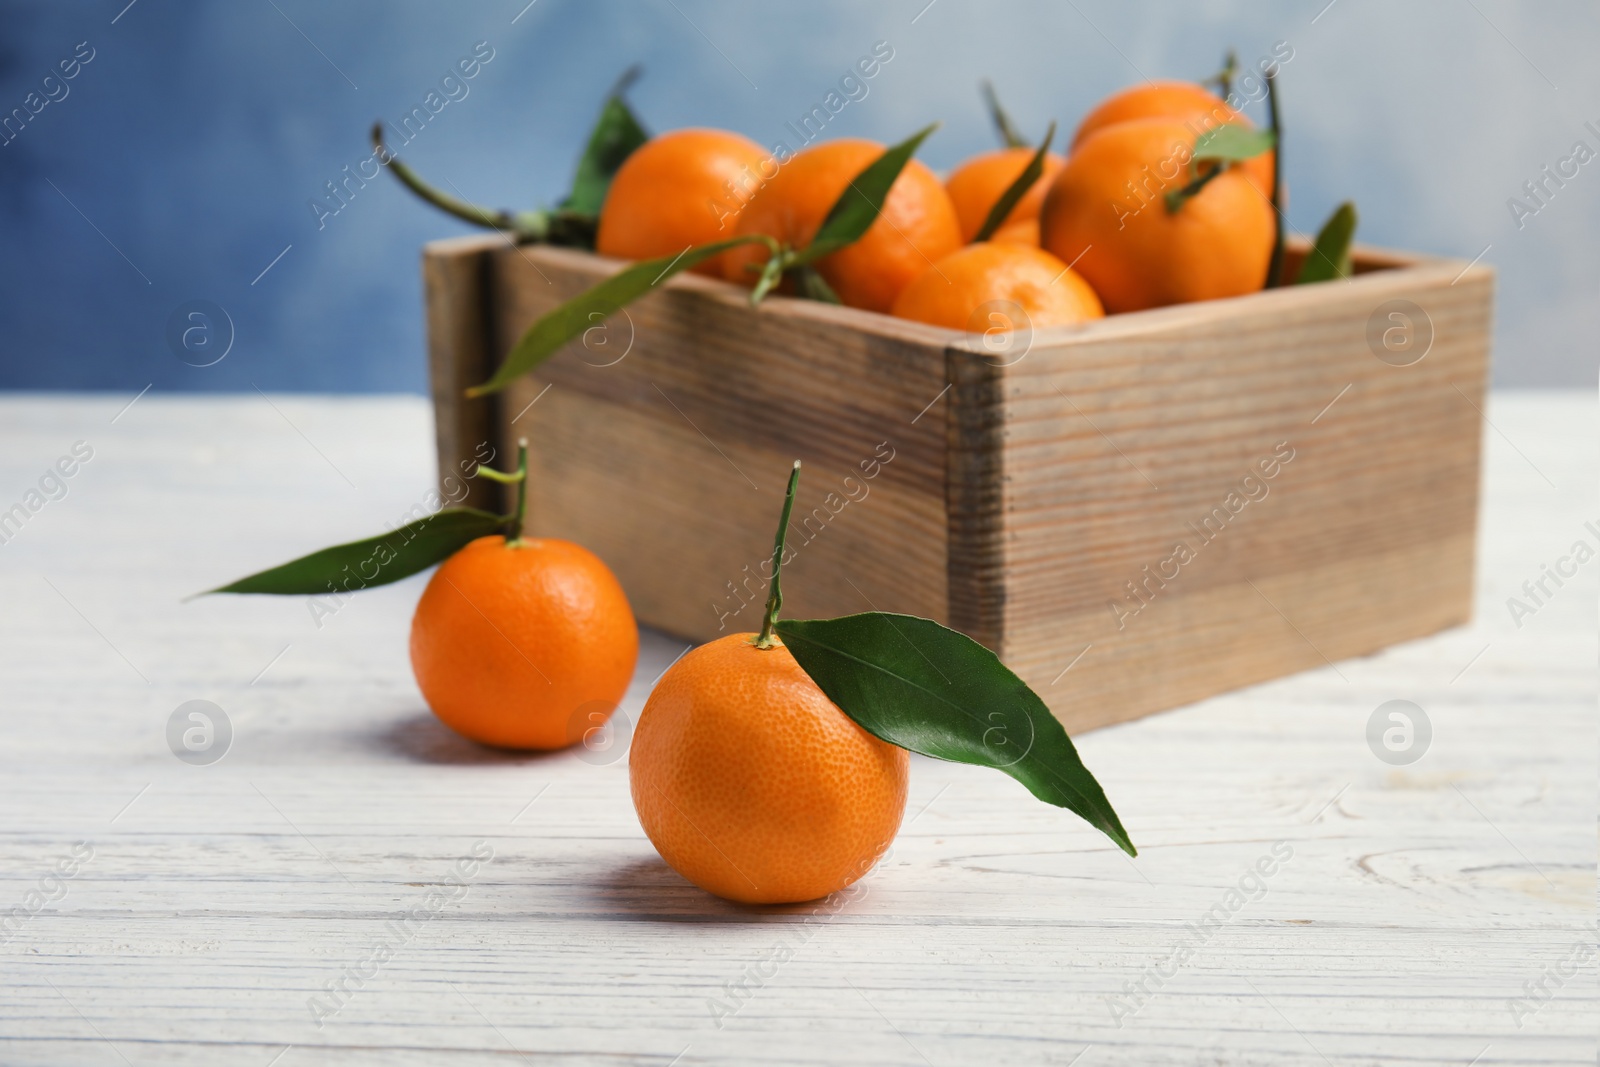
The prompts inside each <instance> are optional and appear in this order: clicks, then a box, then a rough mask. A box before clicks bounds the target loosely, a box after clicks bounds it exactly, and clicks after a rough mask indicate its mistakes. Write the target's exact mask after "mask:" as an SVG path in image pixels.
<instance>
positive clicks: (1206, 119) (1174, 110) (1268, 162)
mask: <svg viewBox="0 0 1600 1067" xmlns="http://www.w3.org/2000/svg"><path fill="white" fill-rule="evenodd" d="M1156 118H1166V119H1177V120H1179V121H1181V122H1185V123H1187V124H1188V125H1189V127H1190V130H1191V133H1192V134H1193V136H1195V137H1197V136H1199V135H1200V134H1202V133H1204V132H1205V131H1207V130H1210V129H1214V128H1216V127H1217V126H1221V125H1223V124H1224V123H1228V122H1234V123H1238V124H1240V125H1242V126H1253V125H1255V124H1254V123H1252V122H1251V121H1250V120H1249V119H1248V118H1246V117H1245V116H1244V115H1241V114H1240V113H1239V112H1237V111H1235V110H1234V109H1233V108H1231V107H1229V106H1228V105H1227V103H1226V102H1225V101H1224V100H1222V99H1221V98H1220V97H1218V96H1217V95H1216V94H1215V93H1213V92H1211V90H1209V89H1207V88H1206V87H1205V86H1203V85H1201V84H1199V83H1198V82H1184V81H1155V82H1146V83H1144V84H1143V85H1135V86H1133V87H1131V88H1128V89H1124V90H1122V91H1121V92H1119V93H1112V94H1111V95H1110V96H1108V97H1106V98H1105V99H1104V100H1102V101H1100V103H1099V104H1097V105H1095V107H1094V108H1093V110H1091V111H1090V112H1089V113H1088V114H1087V115H1085V116H1084V117H1083V121H1082V122H1080V123H1079V124H1078V130H1077V132H1076V133H1074V134H1073V135H1072V150H1073V151H1077V148H1078V146H1079V145H1080V144H1082V143H1083V142H1084V141H1086V140H1088V138H1089V137H1090V135H1091V134H1094V133H1096V132H1098V131H1100V130H1103V129H1105V128H1106V127H1107V126H1115V125H1116V124H1118V123H1120V122H1131V121H1133V120H1135V119H1156ZM1192 140H1193V137H1191V141H1192ZM1272 160H1273V153H1272V152H1264V153H1262V154H1261V155H1259V156H1255V157H1253V158H1251V159H1247V160H1244V161H1243V162H1242V163H1240V164H1239V169H1240V170H1242V171H1244V172H1245V173H1246V174H1248V175H1249V176H1250V180H1251V181H1252V182H1254V183H1255V186H1256V188H1257V189H1260V190H1261V193H1262V195H1263V196H1267V197H1270V196H1271V195H1272Z"/></svg>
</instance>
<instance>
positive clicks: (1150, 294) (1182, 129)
mask: <svg viewBox="0 0 1600 1067" xmlns="http://www.w3.org/2000/svg"><path fill="white" fill-rule="evenodd" d="M1194 141H1195V133H1194V131H1193V130H1192V129H1191V128H1190V127H1189V126H1188V125H1187V124H1186V123H1184V122H1183V121H1181V120H1177V119H1161V118H1156V119H1134V120H1131V121H1128V122H1121V123H1117V124H1115V125H1112V126H1107V127H1105V128H1104V129H1101V130H1100V131H1098V132H1097V133H1093V134H1091V135H1090V136H1089V137H1087V138H1086V139H1085V140H1084V141H1083V143H1082V144H1080V145H1079V146H1078V148H1077V150H1076V151H1075V152H1073V153H1072V155H1071V156H1070V157H1069V158H1068V159H1067V165H1066V166H1065V167H1063V168H1062V170H1061V173H1060V174H1059V175H1057V176H1056V180H1055V183H1054V184H1053V185H1051V187H1050V191H1049V192H1048V193H1047V194H1046V196H1045V201H1044V208H1043V209H1042V210H1041V211H1040V213H1039V234H1040V245H1041V246H1042V247H1043V248H1044V249H1045V250H1046V251H1049V252H1051V253H1053V254H1054V255H1055V256H1057V257H1058V258H1060V259H1061V260H1063V261H1064V262H1068V263H1074V264H1075V265H1076V269H1077V271H1078V272H1079V273H1080V274H1082V275H1083V276H1084V278H1085V279H1086V280H1087V281H1088V282H1089V284H1090V285H1091V286H1093V287H1094V291H1095V292H1096V293H1098V294H1099V296H1100V300H1101V302H1102V303H1103V304H1104V305H1105V309H1106V311H1107V312H1108V313H1110V314H1116V313H1119V312H1124V311H1137V310H1139V309H1141V308H1150V307H1159V306H1162V305H1165V304H1178V303H1184V302H1187V301H1191V300H1213V299H1217V298H1219V297H1227V296H1240V295H1243V294H1244V293H1252V292H1255V291H1256V290H1258V289H1260V288H1261V287H1262V286H1263V285H1264V284H1266V276H1267V263H1268V260H1269V259H1270V258H1271V256H1272V245H1273V239H1274V232H1273V231H1274V227H1273V213H1272V205H1271V203H1270V202H1269V201H1268V199H1267V198H1266V197H1265V196H1263V195H1262V193H1261V191H1260V190H1259V189H1257V188H1256V186H1255V184H1254V182H1253V181H1252V179H1251V178H1250V177H1249V176H1248V174H1246V173H1245V172H1244V171H1243V170H1241V169H1240V168H1237V167H1230V168H1227V169H1225V170H1224V171H1223V172H1222V173H1220V174H1218V175H1217V176H1216V177H1215V178H1214V179H1212V180H1211V181H1210V182H1209V183H1207V184H1206V185H1205V186H1204V188H1202V189H1201V190H1200V191H1199V192H1198V193H1196V194H1195V195H1194V196H1192V197H1190V198H1189V199H1188V200H1187V201H1186V202H1185V203H1184V204H1183V205H1182V206H1181V207H1180V208H1179V209H1178V210H1177V211H1168V210H1167V207H1166V204H1165V203H1164V196H1165V194H1166V193H1167V192H1170V191H1174V190H1176V189H1180V188H1182V187H1183V186H1184V185H1185V184H1186V183H1187V182H1188V180H1189V177H1188V175H1189V169H1188V165H1187V161H1188V158H1189V156H1190V154H1191V153H1192V150H1193V146H1194Z"/></svg>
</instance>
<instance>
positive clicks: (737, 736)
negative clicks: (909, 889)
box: [628, 634, 910, 904]
mask: <svg viewBox="0 0 1600 1067" xmlns="http://www.w3.org/2000/svg"><path fill="white" fill-rule="evenodd" d="M755 637H756V635H755V634H731V635H729V636H727V637H723V638H719V639H718V640H716V641H713V642H711V643H710V644H707V645H702V646H700V647H699V648H697V649H695V650H694V651H692V652H690V653H689V654H688V655H686V656H684V657H683V658H682V659H680V660H679V661H678V662H677V663H676V664H674V665H673V666H672V668H671V669H670V670H668V671H667V673H666V674H665V675H664V676H663V677H662V678H661V680H660V682H658V683H657V685H656V688H655V691H654V692H652V693H651V694H650V698H649V700H648V701H647V702H646V703H645V706H644V711H643V712H641V713H640V716H639V722H638V725H637V726H636V727H635V729H634V734H633V747H632V749H631V750H630V752H629V756H628V774H629V779H630V784H631V787H632V792H633V804H634V808H635V809H636V810H637V811H638V814H639V822H640V823H641V824H642V825H643V826H644V831H645V833H646V834H647V835H648V836H649V838H650V841H651V842H652V843H653V844H654V845H655V846H656V849H657V850H658V851H659V852H660V853H661V856H662V858H663V859H665V860H666V861H667V863H668V864H669V865H670V866H671V867H672V868H673V870H675V871H677V872H678V873H679V874H681V875H683V876H684V877H685V878H687V879H688V880H689V881H691V882H693V883H694V884H695V885H697V886H699V887H700V888H701V889H704V890H706V891H707V892H710V893H715V894H716V895H717V896H720V897H726V898H727V899H729V900H735V901H739V902H741V903H746V904H785V903H795V902H798V901H802V900H815V899H816V898H818V897H823V896H827V895H828V894H829V893H832V892H835V891H836V890H839V889H843V888H844V887H845V886H847V885H849V884H851V883H852V882H854V881H855V880H856V879H858V878H860V877H861V876H862V875H863V874H865V873H866V872H867V871H868V870H870V869H871V867H872V865H873V864H874V863H876V862H877V861H878V859H879V858H880V857H881V856H882V855H883V854H884V852H885V851H887V850H888V848H889V844H890V842H892V841H893V840H894V835H895V833H896V832H897V831H898V830H899V828H900V819H901V817H902V816H903V815H904V813H905V804H906V787H907V781H908V778H909V773H910V756H909V754H908V753H907V752H906V751H905V749H902V748H899V747H897V746H895V745H891V744H889V743H888V742H887V741H882V740H879V739H878V738H876V737H874V736H873V735H871V734H869V733H868V732H867V731H866V730H864V729H862V728H861V727H860V726H859V725H857V724H856V723H855V721H854V720H852V719H851V718H850V717H849V716H847V715H846V714H845V713H844V712H842V711H840V710H839V708H838V707H837V706H836V705H835V704H834V703H833V702H832V701H831V700H829V699H828V698H827V696H825V695H824V694H823V692H822V690H821V689H819V688H818V687H817V685H816V683H815V682H813V681H812V680H811V678H810V677H809V676H808V675H807V674H806V673H805V672H804V671H803V670H801V668H800V665H799V664H798V663H796V662H795V659H794V656H793V655H792V654H791V653H790V652H789V650H788V649H786V648H784V647H783V645H782V644H781V643H774V644H773V646H772V647H771V648H766V649H761V648H757V647H756V646H755V645H754V644H753V643H752V642H753V641H754V639H755Z"/></svg>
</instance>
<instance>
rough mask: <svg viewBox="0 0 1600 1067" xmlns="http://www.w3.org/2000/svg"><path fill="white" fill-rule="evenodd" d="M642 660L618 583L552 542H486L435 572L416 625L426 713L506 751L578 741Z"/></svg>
mask: <svg viewBox="0 0 1600 1067" xmlns="http://www.w3.org/2000/svg"><path fill="white" fill-rule="evenodd" d="M638 656H639V630H638V627H637V625H636V624H635V623H634V619H633V611H632V609H631V608H630V607H629V606H628V598H627V596H626V594H624V593H623V591H622V586H621V585H620V584H619V583H618V582H617V579H616V577H615V576H614V575H613V574H612V573H611V571H610V569H609V568H607V567H606V565H605V564H604V563H602V562H601V561H600V558H599V557H598V556H596V555H595V554H594V553H592V552H590V551H589V550H588V549H586V548H583V547H582V546H581V545H576V544H573V543H572V542H571V541H561V540H556V539H553V538H527V539H523V538H520V537H519V538H517V539H515V540H513V541H511V542H510V543H507V542H506V539H505V538H504V537H502V536H500V535H499V534H494V535H491V536H488V537H480V538H478V539H477V540H476V541H473V542H471V543H470V544H468V545H467V546H466V547H464V548H462V549H461V550H460V551H459V552H457V553H456V554H455V555H453V556H451V557H450V558H449V559H447V560H445V561H444V563H443V564H441V565H440V566H439V569H438V570H437V571H435V572H434V574H433V577H432V578H431V579H429V581H428V586H427V588H426V589H424V590H423V591H422V598H421V599H420V600H419V601H418V602H417V611H416V614H415V615H414V616H412V619H411V668H412V671H413V672H414V673H415V674H416V678H417V687H418V688H419V689H421V690H422V695H423V698H424V699H426V700H427V702H428V706H429V707H430V708H432V709H433V713H434V714H435V715H437V716H439V718H440V719H441V720H442V721H443V722H444V724H445V725H446V726H448V727H450V728H451V729H452V730H454V731H456V732H457V733H459V734H461V735H463V736H464V737H469V738H471V739H472V740H474V741H479V742H482V743H483V744H486V745H494V746H497V747H500V748H516V749H554V748H564V747H566V746H567V745H570V744H572V743H574V742H576V741H578V740H579V739H580V738H581V737H582V736H583V734H584V733H585V731H587V730H589V729H592V728H593V726H594V725H595V723H596V722H603V721H604V718H605V717H606V716H609V715H610V713H611V712H612V710H614V709H615V708H616V705H617V703H618V702H619V701H620V700H621V699H622V697H623V694H624V693H626V692H627V689H628V683H629V682H630V681H631V680H632V678H633V668H634V664H635V661H636V660H637V659H638Z"/></svg>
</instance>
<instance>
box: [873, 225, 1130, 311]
mask: <svg viewBox="0 0 1600 1067" xmlns="http://www.w3.org/2000/svg"><path fill="white" fill-rule="evenodd" d="M989 305H995V306H992V307H991V306H989ZM1008 305H1014V307H1011V306H1008ZM1018 312H1020V315H1021V316H1022V317H1023V319H1024V321H1014V320H1015V319H1016V318H1017V315H1018ZM894 314H895V316H897V317H898V318H902V319H915V320H916V321H918V322H926V323H931V324H932V325H934V326H946V327H949V328H950V329H952V330H971V331H975V332H981V333H988V332H990V331H993V330H1000V331H1007V330H1011V329H1015V328H1018V327H1032V328H1034V329H1043V328H1044V327H1047V326H1066V325H1070V324H1072V323H1078V322H1087V321H1089V320H1091V319H1099V318H1104V317H1105V309H1104V308H1102V307H1101V306H1100V298H1099V297H1098V296H1096V295H1095V292H1094V290H1093V289H1092V288H1090V286H1089V283H1088V282H1086V281H1084V280H1083V278H1082V277H1080V276H1079V275H1078V273H1077V272H1076V271H1073V270H1071V269H1069V268H1068V267H1067V265H1066V264H1065V263H1063V262H1061V260H1059V259H1057V258H1056V257H1055V256H1053V255H1051V254H1050V253H1049V252H1045V251H1042V250H1041V249H1038V248H1030V247H1028V246H1026V245H1020V244H1004V243H996V242H987V241H986V242H982V243H979V244H975V245H968V246H967V247H965V248H963V249H961V250H960V251H958V252H953V253H951V254H950V255H948V256H946V257H944V258H943V259H941V260H939V262H937V263H935V264H934V265H933V266H931V267H929V268H928V269H927V270H925V271H923V272H922V273H921V274H919V275H918V276H917V277H916V278H915V279H913V280H912V282H911V284H910V285H908V286H906V287H905V288H904V289H903V290H901V292H900V296H899V298H898V299H896V300H895V302H894Z"/></svg>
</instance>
